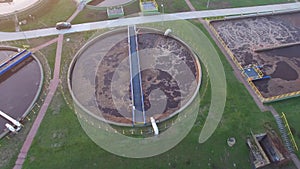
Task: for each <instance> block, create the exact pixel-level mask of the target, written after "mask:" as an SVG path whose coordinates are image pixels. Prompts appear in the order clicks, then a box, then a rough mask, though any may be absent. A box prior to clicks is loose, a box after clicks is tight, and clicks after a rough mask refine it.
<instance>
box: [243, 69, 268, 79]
mask: <svg viewBox="0 0 300 169" xmlns="http://www.w3.org/2000/svg"><path fill="white" fill-rule="evenodd" d="M261 68H262V66H256V65H249V66H247V67H245V68H244V69H243V74H244V75H246V77H247V79H248V81H254V80H261V79H270V78H271V76H267V75H264V74H263V72H262V71H261V70H260V69H261Z"/></svg>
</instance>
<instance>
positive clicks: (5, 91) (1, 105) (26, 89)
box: [0, 47, 43, 131]
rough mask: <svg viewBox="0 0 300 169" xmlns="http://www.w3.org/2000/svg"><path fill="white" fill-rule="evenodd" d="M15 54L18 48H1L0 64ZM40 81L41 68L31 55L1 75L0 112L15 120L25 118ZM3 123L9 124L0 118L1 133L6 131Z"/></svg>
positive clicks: (37, 91)
mask: <svg viewBox="0 0 300 169" xmlns="http://www.w3.org/2000/svg"><path fill="white" fill-rule="evenodd" d="M17 53H18V48H14V47H1V48H0V61H1V63H2V62H3V61H5V60H6V59H7V58H9V57H10V56H12V55H15V54H17ZM42 80H43V74H42V67H41V65H40V63H39V61H38V60H37V59H36V58H35V57H34V56H33V55H31V56H29V57H28V58H26V59H25V60H24V61H22V62H20V63H19V64H17V65H16V66H14V67H13V68H12V69H10V70H9V71H7V72H5V73H4V74H2V75H1V76H0V93H1V97H0V110H1V111H3V112H4V113H6V114H7V115H9V116H10V117H12V118H14V119H16V120H22V119H23V118H25V116H26V115H27V113H28V112H29V110H30V108H31V107H32V105H33V104H34V102H35V101H36V99H37V97H38V95H39V92H40V90H41V86H42ZM5 123H9V124H11V122H10V121H8V120H7V119H5V118H3V117H2V116H0V130H1V131H4V130H6V128H5ZM11 125H12V124H11Z"/></svg>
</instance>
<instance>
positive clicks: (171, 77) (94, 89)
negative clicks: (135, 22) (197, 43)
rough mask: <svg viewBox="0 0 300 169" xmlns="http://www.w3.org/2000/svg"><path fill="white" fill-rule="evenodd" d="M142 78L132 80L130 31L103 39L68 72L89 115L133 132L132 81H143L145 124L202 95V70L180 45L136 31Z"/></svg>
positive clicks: (75, 93) (91, 44) (95, 41)
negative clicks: (199, 92) (131, 128)
mask: <svg viewBox="0 0 300 169" xmlns="http://www.w3.org/2000/svg"><path fill="white" fill-rule="evenodd" d="M137 44H138V45H137V50H138V55H139V64H140V73H139V74H136V75H133V76H132V74H131V73H130V72H131V69H132V68H131V67H130V60H129V56H130V51H129V44H128V31H127V29H118V30H114V31H110V32H107V33H105V34H102V35H100V36H98V37H96V38H94V39H93V40H91V41H90V42H88V43H87V44H86V45H85V46H83V47H82V49H81V50H80V51H79V52H78V53H77V55H76V56H75V57H74V60H73V61H72V63H71V66H70V69H69V89H70V92H71V94H72V97H73V99H74V102H75V106H79V107H80V108H81V109H83V110H85V112H86V113H88V114H89V115H91V116H93V117H95V118H97V119H100V120H102V121H105V122H108V123H110V124H116V125H121V126H131V125H132V123H133V121H134V120H133V118H132V117H133V112H132V110H133V109H134V107H133V106H132V102H133V100H132V93H131V90H132V87H131V81H130V80H131V78H134V77H135V76H140V77H141V88H142V94H143V99H144V111H145V118H146V123H148V124H149V123H150V117H154V118H155V119H156V120H157V121H164V120H166V119H169V118H171V117H173V116H174V115H176V114H178V113H179V112H180V111H182V110H183V109H184V108H185V107H186V106H188V105H189V104H190V103H191V101H192V100H193V99H194V97H195V93H197V92H198V90H199V86H200V82H201V67H200V64H199V61H198V59H197V57H196V56H195V55H194V53H193V52H192V51H191V50H190V48H189V47H188V46H187V45H185V43H184V42H182V41H181V40H180V39H178V38H176V37H173V36H164V32H160V31H157V30H154V29H148V28H137Z"/></svg>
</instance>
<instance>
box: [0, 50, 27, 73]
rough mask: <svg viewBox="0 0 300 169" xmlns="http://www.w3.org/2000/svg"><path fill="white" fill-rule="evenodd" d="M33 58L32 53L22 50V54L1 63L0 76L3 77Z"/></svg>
mask: <svg viewBox="0 0 300 169" xmlns="http://www.w3.org/2000/svg"><path fill="white" fill-rule="evenodd" d="M29 56H31V52H30V51H27V50H26V49H24V50H22V51H21V52H19V53H17V54H15V55H12V56H10V57H9V58H8V59H6V60H4V61H1V62H0V76H1V75H3V74H4V73H5V72H7V71H9V70H10V69H11V68H13V67H14V66H16V65H17V64H19V63H20V62H22V61H23V60H25V59H26V58H28V57H29Z"/></svg>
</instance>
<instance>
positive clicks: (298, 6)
mask: <svg viewBox="0 0 300 169" xmlns="http://www.w3.org/2000/svg"><path fill="white" fill-rule="evenodd" d="M289 10H299V11H300V2H295V3H287V4H277V5H265V6H255V7H244V8H228V9H217V10H205V11H192V12H181V13H172V14H164V15H152V16H139V17H132V18H122V19H116V20H107V21H99V22H91V23H83V24H77V25H73V26H72V28H71V29H68V30H56V29H55V28H46V29H39V30H31V31H24V32H10V33H8V32H0V42H1V41H11V40H20V39H30V38H37V37H44V36H51V35H58V34H66V33H74V32H82V31H89V30H96V29H102V28H113V27H119V26H128V25H134V24H143V23H152V22H160V21H172V20H179V19H195V18H204V17H216V16H231V15H241V14H243V15H247V14H257V13H268V12H269V13H271V12H283V11H289Z"/></svg>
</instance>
